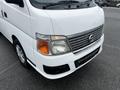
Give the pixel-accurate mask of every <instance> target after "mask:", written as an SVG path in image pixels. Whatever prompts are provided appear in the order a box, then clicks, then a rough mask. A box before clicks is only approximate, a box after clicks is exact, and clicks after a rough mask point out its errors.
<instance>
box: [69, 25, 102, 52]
mask: <svg viewBox="0 0 120 90" xmlns="http://www.w3.org/2000/svg"><path fill="white" fill-rule="evenodd" d="M102 32H103V25H101V26H99V27H97V28H95V29H93V30H91V31H90V32H87V33H84V34H76V35H71V36H68V41H69V44H70V46H71V49H72V51H77V50H79V49H82V48H84V47H86V46H88V45H90V44H92V43H94V42H95V41H97V40H99V39H100V37H101V36H102ZM91 35H93V37H92V42H91V41H90V40H91V39H90V36H91Z"/></svg>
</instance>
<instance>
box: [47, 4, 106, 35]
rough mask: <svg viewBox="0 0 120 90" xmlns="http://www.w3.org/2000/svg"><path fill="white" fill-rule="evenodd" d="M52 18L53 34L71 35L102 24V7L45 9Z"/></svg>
mask: <svg viewBox="0 0 120 90" xmlns="http://www.w3.org/2000/svg"><path fill="white" fill-rule="evenodd" d="M45 12H46V13H47V14H48V15H49V17H50V18H51V20H52V23H53V32H54V34H55V35H72V34H76V33H81V32H84V31H86V30H90V29H93V28H96V27H98V26H100V25H102V24H104V12H103V9H102V8H100V7H98V6H96V7H93V8H87V9H74V10H46V11H45Z"/></svg>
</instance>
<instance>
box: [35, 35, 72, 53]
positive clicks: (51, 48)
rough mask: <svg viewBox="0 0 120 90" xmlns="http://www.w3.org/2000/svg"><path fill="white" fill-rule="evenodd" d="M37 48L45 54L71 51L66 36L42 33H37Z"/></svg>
mask: <svg viewBox="0 0 120 90" xmlns="http://www.w3.org/2000/svg"><path fill="white" fill-rule="evenodd" d="M36 38H37V50H38V52H39V53H41V54H43V55H60V54H64V53H67V52H69V51H70V48H69V46H68V43H67V38H66V37H65V36H57V35H42V34H39V33H37V34H36Z"/></svg>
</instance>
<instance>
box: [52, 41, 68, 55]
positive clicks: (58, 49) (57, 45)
mask: <svg viewBox="0 0 120 90" xmlns="http://www.w3.org/2000/svg"><path fill="white" fill-rule="evenodd" d="M51 46H52V52H53V54H55V55H57V54H63V53H67V52H69V51H70V49H69V47H68V45H67V43H66V41H63V40H60V41H52V42H51Z"/></svg>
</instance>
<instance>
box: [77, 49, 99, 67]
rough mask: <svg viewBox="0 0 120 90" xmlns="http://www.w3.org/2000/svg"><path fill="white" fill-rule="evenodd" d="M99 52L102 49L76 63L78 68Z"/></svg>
mask: <svg viewBox="0 0 120 90" xmlns="http://www.w3.org/2000/svg"><path fill="white" fill-rule="evenodd" d="M99 50H100V47H99V48H97V49H96V50H94V51H93V52H91V53H90V54H88V55H86V56H85V57H83V58H81V59H79V60H77V61H75V66H76V68H78V67H79V66H80V65H83V64H84V63H86V62H87V61H89V60H90V59H92V58H93V57H94V56H95V55H96V54H98V52H99Z"/></svg>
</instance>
